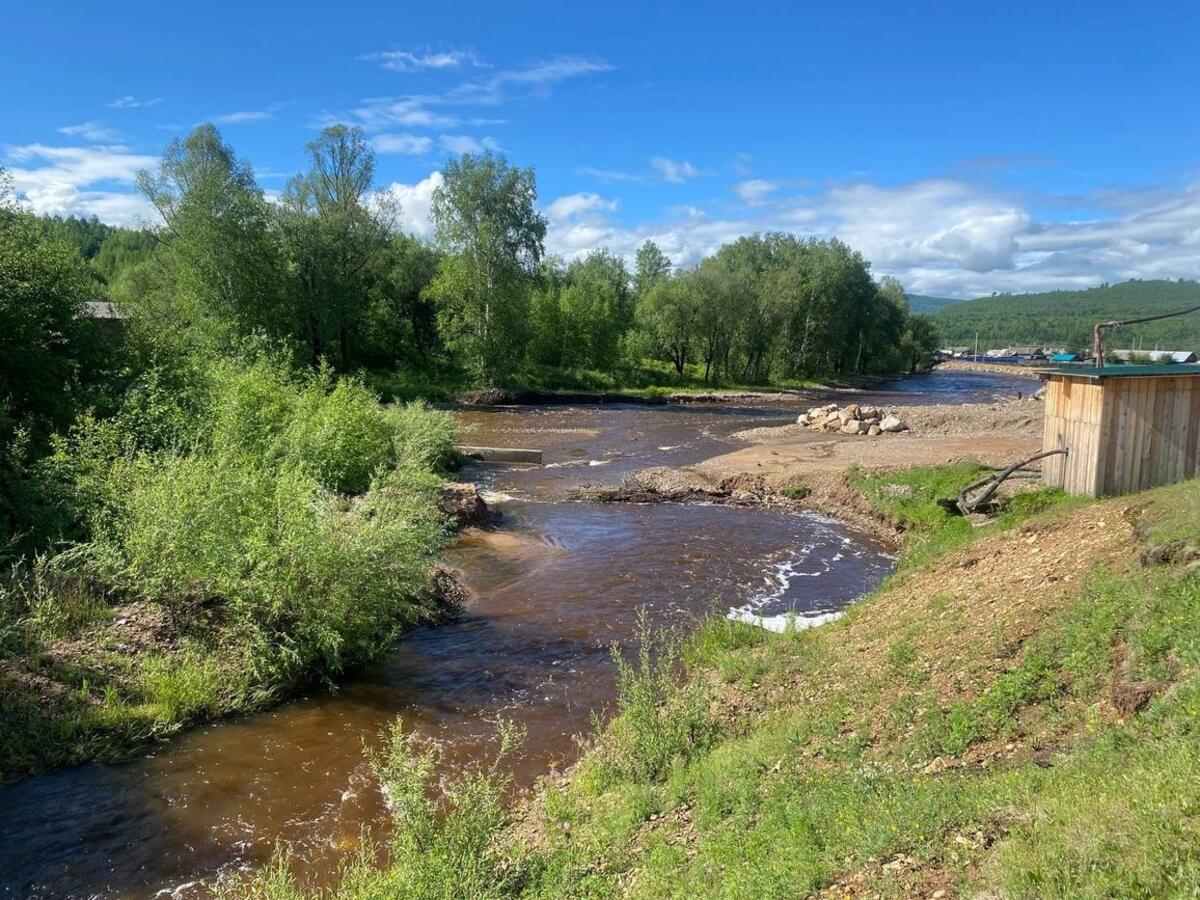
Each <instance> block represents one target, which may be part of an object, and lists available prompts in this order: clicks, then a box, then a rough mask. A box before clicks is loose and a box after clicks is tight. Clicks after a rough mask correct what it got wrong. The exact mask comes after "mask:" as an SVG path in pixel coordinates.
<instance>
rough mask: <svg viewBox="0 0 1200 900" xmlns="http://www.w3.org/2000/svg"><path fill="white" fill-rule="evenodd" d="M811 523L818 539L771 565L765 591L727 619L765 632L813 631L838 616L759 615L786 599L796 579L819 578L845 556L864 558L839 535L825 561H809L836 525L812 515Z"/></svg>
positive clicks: (830, 614) (766, 574)
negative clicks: (836, 548)
mask: <svg viewBox="0 0 1200 900" xmlns="http://www.w3.org/2000/svg"><path fill="white" fill-rule="evenodd" d="M811 521H813V522H814V524H816V525H818V526H819V527H818V535H817V539H816V540H815V541H814V542H812V543H810V544H806V545H804V546H803V547H800V548H798V549H797V550H796V551H795V552H794V553H792V555H791V556H790V557H789V558H788V559H786V560H784V561H783V562H778V563H773V564H772V565H770V566H769V567H768V568H767V571H766V572H765V573H764V581H765V582H766V584H765V586H764V588H763V589H762V590H761V591H760V592H759V593H757V594H756V595H755V596H753V597H751V598H750V600H749V601H748V602H746V603H745V604H743V605H742V606H735V607H732V608H730V610H729V611H728V612H727V613H726V614H725V615H726V618H729V619H732V620H734V621H736V622H745V623H747V624H750V625H758V626H759V627H760V628H766V629H767V630H768V631H776V632H783V631H786V630H788V629H789V628H796V629H803V628H813V627H815V626H817V625H821V624H823V623H824V622H830V621H833V620H834V619H836V618H838V617H839V616H840V615H841V613H840V612H823V613H817V612H814V613H809V614H805V613H803V612H799V611H796V610H786V611H784V612H782V613H779V614H774V615H763V614H762V612H761V611H762V610H763V609H765V608H766V607H769V606H770V605H772V604H774V603H777V602H778V601H780V600H783V598H784V597H785V596H787V593H788V591H789V589H790V588H791V586H792V582H793V581H794V580H795V579H797V578H819V577H821V576H822V575H825V574H827V573H828V572H829V571H830V570H831V569H832V568H833V567H834V565H835V564H837V563H839V562H841V561H842V560H844V559H845V558H846V556H847V555H849V556H850V557H851V558H852V559H857V558H860V557H861V556H862V555H863V551H862V549H861V548H857V547H855V546H854V544H853V541H852V540H851V539H850V538H849V537H846V536H845V535H838V536H837V538H838V543H839V544H840V549H839V550H835V551H834V552H833V553H832V554H830V556H829V557H828V558H824V559H816V560H812V559H810V557H811V556H812V554H813V551H814V550H816V549H817V547H819V546H828V544H827V542H826V541H823V540H822V539H823V538H825V539H827V538H828V537H829V536H830V535H829V531H828V530H827V526H833V525H836V524H837V523H836V522H835V521H834V520H832V519H829V520H825V521H822V520H821V519H819V518H818V517H815V516H814V517H811Z"/></svg>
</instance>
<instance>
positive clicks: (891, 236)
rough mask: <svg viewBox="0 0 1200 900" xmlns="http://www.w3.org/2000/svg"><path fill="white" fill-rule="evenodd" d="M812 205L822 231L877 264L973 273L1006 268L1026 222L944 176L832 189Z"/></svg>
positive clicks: (997, 200) (1012, 207)
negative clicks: (822, 223) (940, 267)
mask: <svg viewBox="0 0 1200 900" xmlns="http://www.w3.org/2000/svg"><path fill="white" fill-rule="evenodd" d="M799 205H800V206H801V207H805V206H807V207H812V208H815V209H816V210H817V211H818V213H819V214H820V216H821V218H822V219H823V220H824V221H825V225H826V228H827V229H828V230H829V231H831V232H834V233H836V234H837V235H838V236H839V237H841V238H842V239H843V240H845V241H846V242H847V243H849V244H850V245H851V246H852V247H854V248H855V249H857V250H860V251H862V253H863V255H864V256H866V257H867V258H868V259H870V260H872V261H873V262H874V263H875V264H876V265H877V266H881V267H886V268H900V269H904V268H907V267H909V266H915V265H929V264H937V265H948V266H953V267H955V268H959V269H965V270H968V271H972V272H989V271H993V270H996V269H1007V268H1012V267H1013V266H1014V265H1015V263H1016V260H1015V257H1016V253H1017V250H1018V246H1019V245H1018V241H1017V238H1018V236H1019V235H1021V234H1023V233H1024V232H1026V231H1027V230H1028V229H1029V228H1030V225H1031V222H1032V219H1031V217H1030V215H1029V213H1027V212H1026V211H1025V210H1024V209H1022V208H1020V207H1019V206H1017V205H1016V204H1015V203H1014V202H1011V201H1009V200H1006V199H1004V198H1002V197H997V196H993V195H990V194H987V193H985V192H983V191H981V190H980V189H977V188H974V187H972V186H970V185H968V184H966V183H963V182H958V181H951V180H948V179H930V180H925V181H914V182H910V183H908V184H903V185H898V186H895V187H881V186H878V185H875V184H870V183H865V182H864V183H858V184H851V185H842V186H837V187H834V188H832V189H831V190H829V191H828V192H827V193H826V194H824V195H823V196H821V197H819V198H818V199H817V201H816V203H815V204H814V203H812V202H802V203H801V204H799Z"/></svg>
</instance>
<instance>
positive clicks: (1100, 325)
mask: <svg viewBox="0 0 1200 900" xmlns="http://www.w3.org/2000/svg"><path fill="white" fill-rule="evenodd" d="M1194 312H1200V306H1189V307H1188V308H1187V309H1177V310H1175V311H1174V312H1169V313H1162V314H1160V315H1157V316H1143V317H1142V318H1140V319H1125V320H1123V321H1118V322H1097V323H1096V324H1095V325H1093V326H1092V356H1093V357H1095V366H1096V368H1097V369H1098V368H1100V367H1101V366H1103V365H1104V330H1105V329H1106V328H1120V327H1121V326H1122V325H1140V324H1141V323H1142V322H1157V321H1158V320H1159V319H1173V318H1175V316H1186V315H1187V314H1188V313H1194Z"/></svg>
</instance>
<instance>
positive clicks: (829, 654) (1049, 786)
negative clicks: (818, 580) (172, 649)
mask: <svg viewBox="0 0 1200 900" xmlns="http://www.w3.org/2000/svg"><path fill="white" fill-rule="evenodd" d="M963 475H964V473H963V472H961V471H959V472H956V471H955V470H954V469H953V468H950V469H948V468H944V467H940V468H918V469H902V470H895V471H892V472H890V473H887V474H886V475H883V474H881V475H879V476H875V477H871V476H868V477H866V478H856V476H854V475H853V474H851V475H848V477H849V478H851V480H852V481H855V482H856V483H857V484H858V486H859V490H860V491H861V493H862V495H863V499H862V502H864V503H866V504H870V505H872V506H875V507H876V508H877V510H878V512H879V513H880V514H881V515H888V516H891V517H894V518H895V519H896V520H897V521H899V522H901V523H903V531H904V533H905V535H906V537H905V546H906V549H905V551H904V555H903V557H902V559H901V562H900V566H899V570H898V572H897V574H896V575H895V576H894V577H893V578H891V579H889V580H888V581H887V582H886V583H885V584H884V585H883V586H882V587H881V588H880V589H879V590H877V591H875V592H874V593H873V594H871V595H870V596H869V597H866V598H864V599H863V600H862V601H860V602H859V603H857V604H855V605H854V606H853V607H852V608H851V609H850V610H849V612H848V613H847V615H846V616H844V617H843V618H842V619H840V620H838V621H835V622H832V623H830V624H826V625H823V626H822V627H820V628H815V629H809V630H789V631H787V632H785V633H784V634H780V635H774V634H769V633H767V632H765V631H763V630H761V629H757V628H753V627H748V626H745V625H741V624H738V623H734V622H730V621H728V620H724V619H713V620H710V621H708V622H707V623H705V624H703V625H701V627H700V628H699V630H698V631H697V632H695V633H694V634H693V635H691V636H690V637H689V638H688V639H687V640H686V641H684V642H683V643H679V642H678V640H676V639H672V638H670V637H663V636H662V635H659V636H653V635H646V636H645V637H646V639H647V645H646V647H647V649H646V652H645V653H644V654H643V655H642V656H641V657H640V658H639V659H637V660H635V662H634V663H633V664H632V665H627V667H626V668H625V669H624V670H623V674H622V694H621V700H620V704H619V708H618V715H617V717H616V718H615V719H614V720H613V721H612V722H611V723H610V724H609V725H608V726H607V727H605V728H604V729H603V730H602V731H600V732H599V733H598V734H596V735H595V737H594V738H593V741H592V743H591V744H590V746H589V748H588V750H587V752H586V753H585V755H584V757H583V759H582V760H581V761H580V762H579V763H578V764H577V765H576V766H575V767H574V769H573V770H572V771H571V773H570V774H569V777H567V778H565V779H563V780H561V781H559V782H557V783H553V784H551V783H547V784H546V785H545V786H544V787H543V788H542V789H541V791H540V792H538V794H537V795H536V796H535V797H534V798H533V799H532V801H531V802H530V803H529V804H527V805H522V806H520V807H519V808H518V809H517V810H516V811H515V812H513V813H508V814H506V813H504V812H503V807H500V806H496V805H495V804H496V803H498V801H499V797H500V793H499V791H500V790H502V785H499V786H497V785H495V784H494V783H493V782H491V781H489V780H487V779H486V778H485V779H484V780H482V781H480V780H474V781H466V782H457V783H455V784H451V785H450V792H449V799H448V800H447V801H446V802H445V804H437V816H438V818H437V819H436V821H435V820H434V819H432V818H431V819H425V818H421V819H420V820H419V821H420V822H422V823H424V824H423V826H422V827H423V829H424V830H423V831H422V841H421V845H420V847H419V849H418V848H417V847H415V846H414V845H412V844H411V843H409V842H407V841H406V840H398V841H397V842H396V844H395V845H394V846H393V847H392V860H391V863H390V864H389V866H388V867H387V868H385V869H382V870H378V869H375V868H374V867H373V865H372V864H371V862H370V861H369V860H368V859H367V858H365V857H364V858H363V859H361V860H360V861H359V862H358V863H357V864H356V865H355V867H354V868H353V874H352V875H351V876H350V878H349V880H347V881H346V882H345V883H344V884H343V885H342V887H341V888H340V889H338V890H337V891H336V895H337V896H339V897H367V896H375V895H377V894H378V893H380V892H383V893H392V894H403V893H405V892H406V891H408V892H417V893H420V892H421V891H422V889H424V890H425V892H427V893H440V894H443V895H445V896H462V897H466V896H471V897H516V896H540V897H547V896H579V895H581V894H584V895H589V896H590V895H605V896H608V895H614V896H635V897H660V896H662V897H665V896H746V897H751V896H753V897H763V896H823V897H826V896H827V897H846V896H850V897H860V896H862V897H866V896H888V897H891V896H897V897H899V896H903V897H910V896H920V897H938V898H949V897H956V896H1039V897H1041V896H1045V897H1059V896H1061V897H1066V896H1166V895H1182V894H1184V893H1188V892H1190V891H1192V890H1194V888H1195V886H1196V885H1197V884H1200V850H1198V849H1197V848H1198V847H1200V842H1198V841H1197V836H1198V835H1200V818H1198V817H1197V814H1196V810H1197V808H1198V805H1197V804H1198V801H1200V783H1197V781H1196V779H1195V772H1196V771H1197V769H1198V766H1200V749H1198V745H1197V744H1196V742H1195V740H1194V734H1195V729H1196V727H1197V726H1198V725H1200V705H1198V703H1197V698H1198V697H1200V655H1198V654H1197V651H1196V647H1197V646H1200V615H1198V613H1200V574H1198V573H1197V571H1196V567H1195V565H1194V564H1193V563H1192V560H1194V559H1195V558H1196V557H1197V556H1200V549H1198V548H1200V528H1198V527H1197V524H1196V523H1197V522H1198V521H1200V517H1197V515H1196V511H1197V509H1200V482H1190V483H1185V484H1181V485H1176V486H1173V487H1170V488H1165V489H1158V490H1155V491H1151V492H1147V493H1145V494H1140V495H1136V496H1133V497H1125V498H1117V499H1115V500H1109V501H1103V502H1086V503H1085V502H1084V501H1080V500H1076V499H1067V498H1064V497H1062V496H1061V495H1059V494H1056V493H1054V492H1046V491H1037V492H1031V493H1028V494H1025V495H1023V497H1021V498H1018V499H1017V500H1014V502H1013V504H1012V505H1011V506H1010V508H1009V509H1008V510H1007V511H1006V512H1005V513H1004V514H1003V515H1002V516H1001V517H999V518H998V519H996V520H993V521H992V522H990V523H989V524H987V525H984V526H983V527H972V526H971V525H970V524H969V523H965V522H964V520H962V519H961V518H956V517H951V516H949V515H948V514H946V513H945V511H944V510H940V507H937V506H936V503H934V500H935V499H936V498H937V497H938V496H939V494H940V492H941V491H942V490H943V489H944V488H945V485H946V483H947V482H948V481H954V480H956V479H961V478H962V477H963ZM898 486H899V487H903V488H904V489H903V490H898V489H896V488H897V487H898ZM680 662H682V663H684V664H685V666H686V675H682V676H681V675H680V674H678V673H679V670H678V669H677V664H678V663H680ZM413 750H414V748H413V747H412V746H411V745H410V744H409V743H407V742H406V741H405V740H403V739H402V738H401V739H400V740H397V741H394V742H393V744H392V755H391V756H390V757H389V758H388V760H387V761H385V762H381V764H380V767H379V771H380V773H381V776H382V777H384V779H385V781H386V782H387V783H388V784H389V787H390V788H392V789H395V790H397V791H398V790H399V789H400V788H401V787H403V786H404V785H407V789H408V791H409V793H408V794H405V795H402V796H416V795H423V791H424V790H425V789H426V787H427V782H426V781H425V780H424V779H433V778H435V777H436V775H435V773H434V772H432V771H427V770H424V769H422V768H420V767H419V766H417V767H414V765H415V764H413V763H406V762H405V760H410V759H413V757H412V756H411V753H412V752H413ZM401 773H410V774H411V775H413V776H416V780H415V781H413V780H412V779H409V780H408V781H407V782H403V783H402V782H400V781H398V780H397V779H398V778H399V776H400V775H401ZM420 773H424V774H423V775H422V774H420ZM481 777H482V776H481ZM456 784H457V785H458V786H457V787H456ZM467 784H470V785H474V787H473V788H472V789H471V790H469V791H468V790H467V789H466V788H465V787H464V786H463V785H467ZM488 785H491V786H490V787H488ZM414 791H415V792H416V793H415V794H414V793H413V792H414ZM489 798H491V799H489ZM406 808H407V807H406ZM425 815H429V813H422V816H425ZM407 816H410V813H406V817H407ZM468 817H469V819H470V823H471V824H472V825H473V826H474V827H469V825H468V821H467V818H468ZM410 823H411V818H406V819H405V821H404V822H401V823H398V825H400V826H401V828H403V827H405V826H407V825H409V824H410ZM230 893H231V894H234V895H246V896H251V895H252V896H255V897H269V898H277V897H279V898H282V897H288V898H292V897H298V896H307V893H306V892H305V891H303V890H300V889H297V888H296V887H295V885H294V884H293V883H291V881H290V878H289V877H288V875H287V872H286V869H285V868H276V869H274V870H272V871H271V872H270V874H269V875H266V876H263V877H262V878H260V879H259V880H258V882H257V883H256V884H255V885H254V886H253V887H252V888H250V889H249V890H247V888H246V886H245V885H242V886H239V887H237V888H233V889H231V891H230Z"/></svg>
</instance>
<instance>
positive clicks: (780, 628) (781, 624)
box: [726, 607, 844, 634]
mask: <svg viewBox="0 0 1200 900" xmlns="http://www.w3.org/2000/svg"><path fill="white" fill-rule="evenodd" d="M843 615H844V614H843V613H841V612H828V613H817V614H816V615H813V616H803V615H801V614H800V613H798V612H795V611H792V612H785V613H781V614H780V615H778V616H756V615H755V614H754V613H753V612H750V611H749V610H747V609H746V608H745V607H742V608H741V609H731V610H730V611H729V612H728V613H727V614H726V618H729V619H732V620H733V621H735V622H745V623H746V624H747V625H757V626H758V627H759V628H765V629H766V630H767V631H773V632H775V633H776V634H783V633H785V632H787V631H803V630H804V629H806V628H816V627H817V626H818V625H824V624H825V623H826V622H832V621H834V620H835V619H840V618H841V617H842V616H843Z"/></svg>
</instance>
